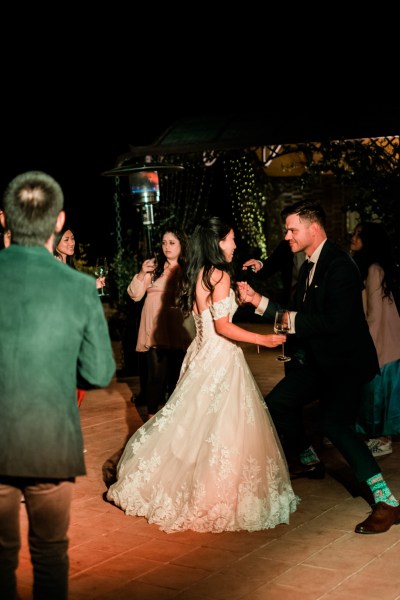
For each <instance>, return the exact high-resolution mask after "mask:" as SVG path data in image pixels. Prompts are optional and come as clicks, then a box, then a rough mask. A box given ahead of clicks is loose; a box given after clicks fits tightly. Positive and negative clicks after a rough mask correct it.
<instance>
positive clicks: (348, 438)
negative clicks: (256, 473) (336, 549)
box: [265, 360, 380, 482]
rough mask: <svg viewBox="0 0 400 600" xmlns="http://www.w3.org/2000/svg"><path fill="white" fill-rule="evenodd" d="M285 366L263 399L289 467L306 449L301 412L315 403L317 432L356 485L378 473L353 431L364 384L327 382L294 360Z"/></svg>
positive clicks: (340, 378)
mask: <svg viewBox="0 0 400 600" xmlns="http://www.w3.org/2000/svg"><path fill="white" fill-rule="evenodd" d="M287 364H288V365H290V367H289V366H287V367H286V365H285V367H286V368H285V377H284V378H283V379H281V381H280V382H279V383H278V384H277V385H276V386H275V387H274V388H273V389H272V390H271V392H270V393H269V394H268V395H267V396H266V397H265V401H266V403H267V406H268V409H269V411H270V414H271V417H272V419H273V421H274V424H275V427H276V429H277V432H278V435H279V436H280V439H281V442H282V446H283V448H284V451H285V454H286V458H287V460H288V462H289V463H290V462H291V461H292V460H296V459H297V460H298V458H299V454H300V453H301V452H302V451H303V450H305V449H306V448H308V447H309V445H310V440H309V439H308V437H307V435H306V432H305V427H304V422H303V419H304V415H303V408H304V407H305V406H306V405H308V404H310V403H312V402H313V401H315V400H318V403H319V405H318V410H319V428H320V433H321V435H324V436H327V437H328V438H329V439H330V440H331V442H332V443H333V444H334V445H335V446H336V448H337V449H338V450H339V452H341V454H342V455H343V457H344V458H345V460H346V461H347V462H348V463H349V465H350V467H351V468H352V470H353V471H354V474H355V476H356V479H357V481H358V482H363V481H366V480H367V479H369V478H370V477H372V476H373V475H376V474H377V473H380V468H379V466H378V464H377V462H376V460H375V459H374V457H373V456H372V454H371V452H370V450H369V448H368V446H367V445H366V444H365V442H364V441H363V440H362V439H361V437H360V436H359V435H358V433H357V432H356V429H355V421H356V416H357V411H358V407H359V405H360V402H361V392H362V388H363V384H364V382H362V381H360V379H359V378H357V377H354V376H352V375H347V374H345V375H343V374H337V376H336V377H330V378H327V376H326V375H324V374H322V373H320V372H318V371H317V370H316V369H315V368H312V367H309V366H305V365H301V364H300V363H298V362H297V361H296V360H293V364H292V363H287Z"/></svg>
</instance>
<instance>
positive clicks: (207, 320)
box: [193, 289, 238, 347]
mask: <svg viewBox="0 0 400 600" xmlns="http://www.w3.org/2000/svg"><path fill="white" fill-rule="evenodd" d="M237 308H238V305H237V303H236V299H235V293H234V291H233V290H232V289H231V290H230V294H229V296H227V297H226V298H224V299H223V300H219V301H218V302H214V303H213V304H211V306H210V307H209V308H207V309H205V310H203V312H202V313H201V314H200V315H196V314H194V313H193V317H194V322H195V325H196V343H197V345H198V347H200V346H202V345H203V344H204V343H205V342H207V341H208V340H210V339H212V338H215V337H220V336H218V334H217V332H216V331H215V327H214V323H213V321H214V320H215V319H220V318H221V317H224V316H225V315H229V320H230V321H232V318H233V315H234V314H235V312H236V311H237Z"/></svg>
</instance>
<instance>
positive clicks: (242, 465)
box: [107, 290, 299, 533]
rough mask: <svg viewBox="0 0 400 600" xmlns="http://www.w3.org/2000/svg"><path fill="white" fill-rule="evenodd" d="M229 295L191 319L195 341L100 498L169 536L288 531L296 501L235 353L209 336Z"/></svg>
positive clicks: (232, 306) (228, 307)
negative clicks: (159, 406) (168, 391)
mask: <svg viewBox="0 0 400 600" xmlns="http://www.w3.org/2000/svg"><path fill="white" fill-rule="evenodd" d="M236 309H237V305H236V302H235V299H234V294H233V292H232V290H231V295H230V297H227V298H225V299H224V300H221V301H220V302H216V303H214V304H213V305H212V306H211V307H210V308H209V309H207V310H205V311H204V312H203V313H202V314H201V315H199V316H198V315H194V319H195V323H196V337H195V339H194V340H193V342H192V344H191V345H190V347H189V349H188V351H187V353H186V357H185V360H184V362H183V365H182V370H181V375H180V379H179V381H178V384H177V386H176V388H175V391H174V393H173V394H172V395H171V396H170V398H169V400H168V402H167V403H166V404H165V406H164V408H162V409H161V410H160V411H159V412H158V413H157V414H156V415H155V416H154V417H153V418H152V419H151V420H150V421H148V422H147V423H145V424H144V425H143V426H142V427H140V429H138V430H137V431H136V433H135V434H134V435H133V436H132V437H131V438H130V440H129V441H128V443H127V445H126V447H125V449H124V452H123V454H122V456H121V459H120V461H119V463H118V468H117V481H116V482H115V483H114V484H112V485H111V487H110V488H109V490H108V493H107V499H108V500H110V501H112V502H114V503H115V504H116V505H117V506H119V507H121V508H122V509H123V510H124V511H125V513H126V514H127V515H136V516H143V517H146V519H147V520H148V522H149V523H155V524H156V525H158V526H159V528H160V529H162V530H163V531H166V532H168V533H172V532H177V531H185V530H187V529H191V530H193V531H198V532H221V531H239V530H246V531H258V530H261V529H268V528H272V527H275V526H276V525H278V524H279V523H288V522H289V516H290V513H292V512H294V511H295V510H296V507H297V504H298V502H299V498H298V497H296V495H295V494H294V492H293V489H292V486H291V483H290V478H289V474H288V470H287V465H286V460H285V458H284V454H283V450H282V449H281V445H280V442H279V441H278V437H277V434H276V432H275V428H274V426H273V424H272V421H271V418H270V416H269V413H268V410H267V408H266V406H265V404H264V400H263V397H262V395H261V392H260V390H259V388H258V386H257V384H256V382H255V380H254V378H253V375H252V373H251V372H250V370H249V367H248V365H247V363H246V360H245V358H244V355H243V351H242V349H241V348H240V347H239V346H238V345H237V344H236V343H235V342H232V341H230V340H228V339H227V338H224V337H222V336H220V335H218V334H217V333H216V331H215V328H214V324H213V318H220V317H222V316H224V315H226V314H230V319H232V316H233V314H234V313H235V311H236Z"/></svg>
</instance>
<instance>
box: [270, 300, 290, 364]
mask: <svg viewBox="0 0 400 600" xmlns="http://www.w3.org/2000/svg"><path fill="white" fill-rule="evenodd" d="M289 331H290V313H289V311H288V310H286V309H283V308H282V309H279V310H277V311H276V313H275V322H274V332H275V333H283V334H284V335H285V334H287V333H289ZM276 360H279V361H281V362H288V361H289V360H291V358H290V356H286V355H285V343H284V342H282V354H280V355H279V356H277V357H276Z"/></svg>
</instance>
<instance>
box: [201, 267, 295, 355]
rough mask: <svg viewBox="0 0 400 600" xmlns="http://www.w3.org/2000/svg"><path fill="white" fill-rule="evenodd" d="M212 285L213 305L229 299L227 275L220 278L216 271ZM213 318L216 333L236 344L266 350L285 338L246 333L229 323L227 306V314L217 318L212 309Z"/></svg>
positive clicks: (277, 344)
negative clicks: (259, 347)
mask: <svg viewBox="0 0 400 600" xmlns="http://www.w3.org/2000/svg"><path fill="white" fill-rule="evenodd" d="M213 283H214V284H215V288H214V292H213V295H212V302H213V305H214V304H216V303H217V302H221V301H223V300H225V299H226V298H227V297H229V295H230V286H231V280H230V277H229V275H228V274H227V273H225V272H223V273H222V276H221V271H216V272H214V274H213ZM224 312H225V311H224ZM213 316H214V326H215V330H216V332H217V333H218V334H219V335H223V336H224V337H226V338H228V339H230V340H234V341H236V342H248V343H250V344H257V345H259V346H266V347H268V348H275V347H276V346H279V344H281V343H282V342H285V341H286V336H284V335H276V334H267V335H263V334H260V333H253V332H252V331H247V330H246V329H243V328H242V327H239V326H238V325H236V324H235V323H231V322H230V321H229V306H228V307H227V312H226V314H225V315H223V316H221V317H219V315H218V310H215V309H214V311H213Z"/></svg>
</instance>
